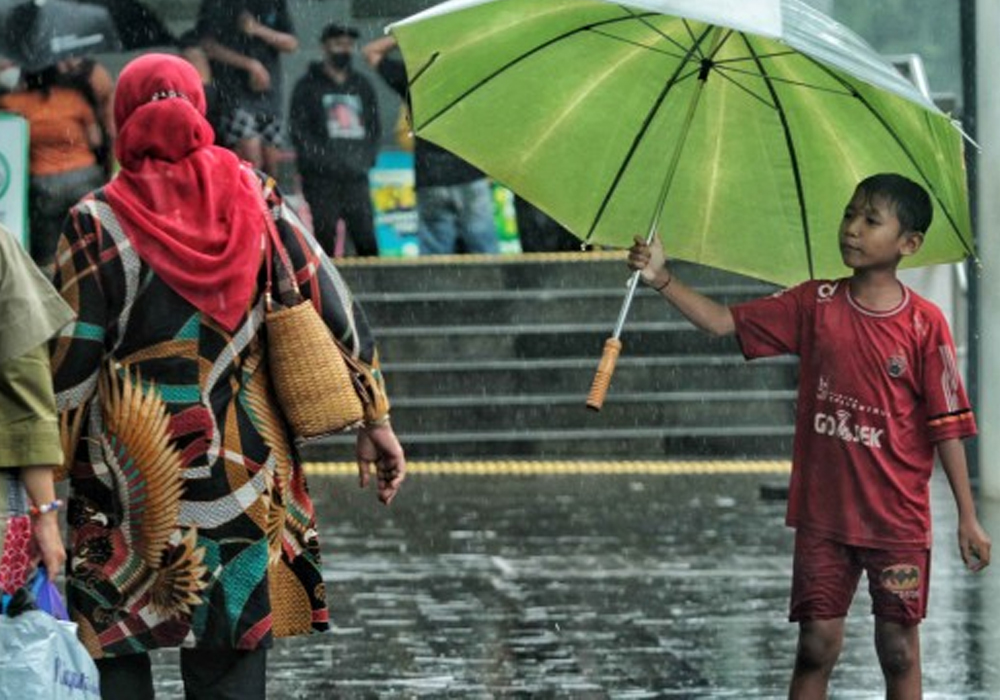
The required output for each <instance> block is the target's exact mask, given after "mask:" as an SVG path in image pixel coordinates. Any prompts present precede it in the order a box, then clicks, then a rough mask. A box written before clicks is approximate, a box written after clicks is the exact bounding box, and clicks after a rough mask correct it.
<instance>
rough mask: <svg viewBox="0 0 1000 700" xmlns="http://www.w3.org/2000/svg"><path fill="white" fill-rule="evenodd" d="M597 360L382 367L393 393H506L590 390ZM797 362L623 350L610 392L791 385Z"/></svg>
mask: <svg viewBox="0 0 1000 700" xmlns="http://www.w3.org/2000/svg"><path fill="white" fill-rule="evenodd" d="M629 350H631V348H629ZM598 360H599V357H598V353H597V352H596V351H595V352H594V353H593V355H592V356H591V357H573V358H549V359H535V360H525V359H509V360H454V361H450V362H438V361H428V362H420V361H414V362H386V363H384V364H383V365H382V368H383V372H384V374H385V376H386V382H387V384H388V386H389V389H390V391H391V392H392V394H393V395H394V396H400V397H406V396H414V397H418V396H419V397H425V396H427V397H430V396H458V395H468V396H477V395H478V396H486V395H502V396H508V395H511V394H533V393H538V392H540V391H548V392H554V393H570V392H574V391H589V387H590V383H591V381H592V380H593V376H594V371H595V370H596V369H597V363H598ZM797 368H798V364H797V362H796V361H795V358H790V357H779V358H769V359H764V360H755V361H753V362H747V361H746V360H744V359H743V357H742V356H741V355H735V354H730V355H678V356H666V357H634V356H625V357H621V358H619V360H618V364H617V366H616V369H615V373H614V376H613V378H612V380H611V396H612V397H613V396H616V395H618V394H619V392H635V391H652V392H656V391H670V390H676V389H678V388H682V387H683V388H685V389H688V390H699V391H700V390H711V389H717V388H718V387H730V388H745V389H770V388H774V387H783V386H789V385H792V384H793V383H794V381H795V376H796V373H797Z"/></svg>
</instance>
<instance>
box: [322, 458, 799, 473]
mask: <svg viewBox="0 0 1000 700" xmlns="http://www.w3.org/2000/svg"><path fill="white" fill-rule="evenodd" d="M305 469H306V472H307V473H308V474H311V475H321V476H336V475H341V474H356V473H357V471H358V467H357V465H356V464H354V463H353V462H306V464H305ZM407 469H408V471H409V472H410V473H411V474H480V475H488V474H507V475H519V474H521V475H530V474H652V475H656V474H661V475H665V476H670V475H681V474H787V473H788V472H789V471H790V470H791V464H790V463H789V462H787V461H784V460H746V461H740V460H725V461H701V460H691V461H646V460H637V461H589V460H576V461H520V460H485V461H456V462H419V461H414V462H409V463H408V464H407Z"/></svg>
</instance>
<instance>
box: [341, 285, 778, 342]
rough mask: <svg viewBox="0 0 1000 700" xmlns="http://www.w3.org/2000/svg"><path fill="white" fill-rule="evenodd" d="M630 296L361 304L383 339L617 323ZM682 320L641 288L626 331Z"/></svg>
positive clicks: (600, 292) (466, 294)
mask: <svg viewBox="0 0 1000 700" xmlns="http://www.w3.org/2000/svg"><path fill="white" fill-rule="evenodd" d="M771 291H772V288H771V287H767V286H761V285H722V286H719V287H715V288H711V289H710V290H705V293H707V294H709V295H710V296H712V297H713V298H714V299H716V300H717V301H719V302H720V303H724V304H727V305H731V304H736V303H739V302H742V301H748V300H750V299H754V298H757V297H760V296H763V295H765V294H768V293H770V292H771ZM624 297H625V293H624V290H622V289H620V288H614V289H555V290H552V289H546V290H506V291H496V290H493V291H482V290H475V291H456V292H440V291H434V292H419V293H414V294H406V293H399V292H392V293H366V294H358V295H357V299H358V301H359V302H361V304H362V306H363V307H364V309H365V314H366V315H367V316H368V319H369V321H370V322H371V323H372V325H373V327H374V328H375V331H376V334H377V335H381V333H382V329H383V328H389V329H391V328H399V327H401V326H423V325H436V324H438V323H441V322H442V321H444V322H447V323H450V324H453V325H474V324H525V323H544V322H553V323H557V322H559V321H561V320H565V319H582V318H591V319H606V323H607V324H608V325H609V326H610V325H611V324H612V323H613V322H614V320H615V319H616V318H617V317H618V313H619V311H620V309H621V306H622V302H623V301H624ZM666 319H672V320H681V317H680V315H679V313H678V312H677V311H676V310H674V308H673V307H671V306H670V305H669V304H667V303H666V302H664V300H663V299H661V298H660V297H659V295H657V294H656V293H655V292H654V291H652V290H650V289H647V288H642V289H640V290H639V292H638V293H637V294H636V296H635V298H634V299H633V303H632V307H631V309H630V311H629V316H628V323H627V325H626V329H628V328H631V327H632V325H633V324H634V323H637V322H651V321H657V320H660V321H662V320H666Z"/></svg>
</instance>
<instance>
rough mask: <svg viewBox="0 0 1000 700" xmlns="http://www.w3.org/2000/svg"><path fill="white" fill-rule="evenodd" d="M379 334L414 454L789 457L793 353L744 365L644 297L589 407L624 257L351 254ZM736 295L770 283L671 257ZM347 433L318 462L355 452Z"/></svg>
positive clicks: (699, 280) (352, 276)
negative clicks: (601, 398)
mask: <svg viewBox="0 0 1000 700" xmlns="http://www.w3.org/2000/svg"><path fill="white" fill-rule="evenodd" d="M340 268H341V270H342V273H343V275H344V277H345V278H346V279H347V281H348V283H349V284H350V286H351V288H352V289H353V290H354V291H355V293H356V295H357V296H358V298H359V299H360V300H361V302H362V304H363V306H364V308H365V310H366V312H367V314H368V316H369V319H370V321H371V323H372V325H373V326H374V328H375V331H376V335H377V337H378V338H379V345H380V348H381V355H382V363H383V369H384V372H385V375H386V378H387V384H388V387H389V391H390V396H391V397H392V401H393V411H392V415H393V424H394V425H395V426H396V431H397V433H398V434H399V435H400V438H401V440H402V441H403V443H404V445H405V447H406V449H407V453H408V455H409V456H410V458H411V459H420V460H457V459H546V460H559V459H681V458H703V459H726V458H745V457H751V458H772V457H781V458H787V456H788V455H789V454H790V449H791V448H790V443H791V435H792V426H793V421H794V418H793V411H794V406H793V404H794V398H795V375H796V363H795V360H794V359H793V358H780V359H776V360H765V361H757V362H753V363H746V362H744V361H743V359H742V356H741V355H740V353H739V350H738V348H737V345H736V342H735V341H734V340H733V339H732V338H723V339H716V338H711V337H709V336H706V335H704V334H702V333H700V332H699V331H696V330H694V329H693V328H692V327H691V326H690V325H689V324H688V323H687V322H686V321H684V320H683V319H681V318H680V317H679V316H678V315H677V314H676V312H675V311H674V310H673V309H672V307H670V306H669V305H668V304H666V303H665V302H663V301H662V300H661V299H659V298H658V297H657V296H656V295H655V294H654V293H653V292H651V291H650V290H647V289H644V288H643V289H641V290H640V292H639V294H638V295H637V296H636V299H635V302H634V304H633V307H632V310H631V312H630V314H629V317H628V321H627V323H626V326H625V332H624V334H623V336H622V341H623V343H624V346H625V347H624V350H623V352H622V356H621V358H620V359H619V361H618V367H617V371H616V372H615V375H614V378H613V380H612V383H611V389H610V391H609V392H608V397H607V400H606V402H605V405H604V408H603V409H602V410H601V411H600V412H599V413H596V412H593V411H590V410H588V409H587V408H586V407H585V401H586V396H587V393H588V391H589V389H590V384H591V380H592V378H593V373H594V370H595V368H596V366H597V362H598V360H599V358H600V354H601V350H602V348H603V345H604V341H605V339H606V338H607V337H608V336H609V335H610V333H611V330H612V328H613V326H614V323H615V320H616V319H617V317H618V312H619V309H620V307H621V303H622V300H623V298H624V294H625V283H626V282H627V280H628V269H627V268H626V266H625V262H624V256H623V255H622V254H619V253H580V254H558V255H520V256H506V255H505V256H488V257H485V256H483V257H481V256H454V257H442V258H423V259H420V260H389V261H386V260H381V261H377V262H376V261H363V260H345V261H343V263H342V264H341V265H340ZM675 270H676V272H677V274H678V275H679V276H680V277H682V278H683V279H684V280H685V281H687V282H688V283H690V284H693V285H694V286H696V287H697V288H699V289H701V290H702V291H704V292H706V293H707V294H709V295H711V296H713V297H714V298H716V299H718V300H720V301H724V302H727V303H732V302H736V301H740V300H744V299H750V298H754V297H757V296H760V295H763V294H767V293H770V292H771V291H773V287H770V286H768V285H763V284H761V283H759V282H756V281H753V280H748V279H746V278H742V277H738V276H735V275H731V274H728V273H722V272H718V271H714V270H710V269H707V268H702V267H698V266H693V265H686V264H680V263H678V264H676V267H675ZM352 442H353V440H352V438H350V437H349V436H338V437H335V438H331V439H328V440H324V441H321V442H317V443H313V444H312V445H309V446H307V447H306V449H305V455H306V456H307V458H309V459H313V460H340V459H349V458H350V457H351V452H350V450H349V449H347V446H348V445H349V444H351V443H352Z"/></svg>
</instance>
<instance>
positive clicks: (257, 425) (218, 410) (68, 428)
mask: <svg viewBox="0 0 1000 700" xmlns="http://www.w3.org/2000/svg"><path fill="white" fill-rule="evenodd" d="M205 109H206V105H205V95H204V91H203V90H202V80H201V76H200V75H199V74H198V72H197V70H196V69H195V68H194V67H193V66H192V65H191V64H190V63H189V62H188V61H186V60H185V59H184V58H181V57H179V56H174V55H167V54H157V53H150V54H146V55H144V56H141V57H139V58H137V59H135V60H133V61H132V62H130V63H129V64H128V65H126V66H125V68H124V69H123V70H122V72H121V74H120V75H119V77H118V84H117V87H116V90H115V123H116V125H117V128H118V140H117V143H116V150H117V156H118V162H119V164H120V170H119V172H118V175H117V176H116V177H115V179H114V180H112V181H111V182H110V183H108V184H107V186H105V187H103V188H101V189H99V190H97V191H95V192H93V193H91V194H89V195H88V196H86V197H85V198H84V199H83V200H81V201H80V202H79V204H78V205H77V206H75V207H74V208H73V210H72V212H71V216H70V217H69V218H68V219H67V220H66V224H65V226H64V229H63V235H62V237H61V239H60V248H59V251H60V255H59V259H60V266H59V268H58V270H57V272H56V276H55V283H56V286H57V288H58V289H59V290H60V292H61V293H62V295H63V297H64V298H65V299H66V300H67V302H69V304H70V305H71V307H72V308H73V309H74V310H75V311H76V313H77V315H78V318H77V321H76V322H75V323H73V324H71V325H70V326H69V327H68V328H67V329H66V330H65V331H64V332H63V333H62V335H61V336H60V338H59V340H58V343H57V345H56V348H55V351H54V353H53V364H52V371H53V382H54V386H55V390H56V398H57V402H58V403H57V405H58V407H59V410H60V411H61V415H62V425H63V426H65V429H64V435H63V439H64V443H65V444H66V445H68V448H67V451H68V452H69V456H68V462H69V479H70V499H69V509H68V523H69V527H70V539H71V550H72V552H73V557H72V560H71V562H70V567H69V573H68V577H67V603H68V605H69V608H70V612H71V615H72V617H73V619H74V620H75V621H76V622H77V623H78V624H79V625H80V629H79V636H80V638H81V640H82V641H83V643H84V645H85V646H86V647H87V649H88V650H89V651H90V653H91V654H92V655H93V656H94V657H95V659H96V660H97V665H98V668H99V670H100V675H101V694H102V697H103V698H105V700H107V699H108V698H122V699H123V700H136V699H137V698H150V697H152V695H153V679H152V668H151V662H150V656H149V652H150V651H152V650H154V649H160V648H171V647H180V648H181V652H180V664H181V673H182V676H183V679H184V686H185V697H187V698H205V699H209V698H211V699H213V700H214V699H216V698H239V699H240V700H255V699H262V698H264V697H265V691H266V667H267V650H268V648H269V647H270V646H272V644H273V641H274V639H275V638H276V637H288V636H299V635H308V634H311V633H313V632H320V631H324V630H326V629H328V626H329V613H328V611H327V601H326V590H325V588H324V582H323V567H322V565H321V562H320V543H319V536H318V530H317V525H316V519H315V508H314V506H313V503H312V500H311V498H310V496H309V489H308V485H307V483H306V477H305V472H304V470H303V465H302V459H301V457H300V455H299V452H298V449H297V447H296V444H295V436H294V435H292V434H291V433H290V432H289V428H288V425H287V423H286V422H285V420H284V417H283V416H282V414H281V409H280V407H279V406H278V404H277V402H276V400H275V398H274V390H273V388H272V384H271V378H270V374H269V372H268V369H267V357H266V352H267V335H266V333H265V327H264V324H263V316H264V312H265V302H266V290H267V281H268V280H269V278H271V277H273V278H275V279H279V280H280V274H279V272H278V271H279V270H282V269H283V267H277V265H280V264H281V263H278V262H277V260H278V259H280V258H279V256H278V255H277V254H273V253H272V251H271V250H270V246H267V247H265V241H266V240H267V241H270V240H272V239H271V236H269V234H268V232H269V230H272V229H274V230H275V232H274V235H275V236H277V237H279V238H280V240H281V243H282V245H283V247H284V248H285V249H286V250H287V252H288V254H289V257H290V259H291V265H292V266H293V267H294V268H295V270H294V272H295V275H296V278H297V280H298V282H299V283H300V285H301V291H302V293H303V295H304V296H305V297H306V299H307V300H308V301H309V303H312V304H313V306H314V307H315V309H316V310H317V312H318V313H319V314H320V316H321V317H322V318H323V320H324V321H325V322H326V325H327V326H328V327H329V329H330V331H331V333H333V335H334V336H335V337H336V338H337V339H338V340H340V341H341V343H342V344H343V346H344V347H345V348H346V352H350V353H351V354H352V355H353V356H354V357H356V358H357V359H358V360H359V361H360V363H361V364H362V365H363V366H364V368H365V369H364V372H363V374H364V377H363V378H362V381H364V382H365V384H366V386H367V389H368V390H367V391H365V392H364V396H362V397H361V398H362V401H363V402H366V401H367V402H368V403H366V405H365V409H366V410H365V421H364V424H363V425H362V426H361V427H359V428H358V431H357V441H356V446H355V456H356V458H357V463H358V469H359V475H360V481H361V485H362V487H364V486H367V485H368V483H369V478H370V470H371V469H372V467H374V469H375V472H376V480H377V484H376V486H377V495H378V498H379V499H380V500H381V501H382V502H383V503H386V504H388V503H390V502H391V501H392V500H393V499H394V498H395V496H396V494H397V493H398V490H399V488H400V486H401V484H402V482H403V479H404V476H405V471H406V458H405V455H404V452H403V448H402V447H401V446H400V444H399V441H398V439H397V438H396V435H395V432H394V431H393V428H392V424H391V423H390V422H389V415H388V405H389V404H388V399H387V398H386V395H385V386H384V383H383V380H382V375H381V371H380V369H379V361H378V352H377V347H376V343H375V339H374V337H373V336H372V332H371V329H370V327H369V325H368V323H367V321H366V319H365V316H364V313H363V312H362V310H361V308H360V306H358V305H357V303H356V302H355V301H354V298H353V296H352V295H351V293H350V290H349V288H348V287H347V285H346V284H345V282H344V280H343V279H342V278H341V277H340V275H339V273H338V272H337V270H336V268H335V267H334V266H333V264H332V263H331V262H330V259H329V258H328V257H327V256H326V255H325V254H324V252H323V250H322V248H321V247H320V246H319V244H318V243H317V242H316V240H315V239H314V238H313V237H312V235H311V233H309V231H308V230H306V228H305V227H304V226H303V224H302V222H301V221H300V220H299V219H298V217H296V216H295V214H294V213H293V212H292V210H291V209H290V208H289V207H288V206H287V205H286V203H285V201H284V199H283V196H282V194H281V192H280V191H278V189H277V188H276V185H275V182H274V180H273V178H271V177H268V176H267V175H266V174H263V173H260V172H259V171H255V170H253V169H252V168H250V167H249V166H248V165H247V164H246V163H245V162H244V161H241V160H240V159H239V157H238V156H236V154H234V153H232V152H231V151H229V150H227V149H225V148H221V147H217V146H215V145H214V138H215V136H214V133H213V131H212V128H211V126H210V125H209V124H208V122H207V121H206V120H205ZM302 352H303V353H304V357H303V360H304V361H310V360H311V359H312V358H311V357H310V355H309V353H311V352H315V350H311V349H309V348H303V349H302Z"/></svg>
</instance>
